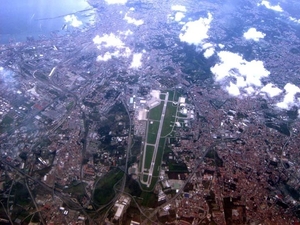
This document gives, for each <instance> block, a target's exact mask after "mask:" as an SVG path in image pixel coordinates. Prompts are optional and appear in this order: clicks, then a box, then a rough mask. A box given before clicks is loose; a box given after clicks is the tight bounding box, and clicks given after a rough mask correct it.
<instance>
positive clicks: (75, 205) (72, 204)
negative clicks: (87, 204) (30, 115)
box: [0, 159, 94, 224]
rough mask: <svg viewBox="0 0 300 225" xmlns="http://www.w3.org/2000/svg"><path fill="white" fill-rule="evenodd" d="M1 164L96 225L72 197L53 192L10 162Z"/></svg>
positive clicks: (0, 160) (3, 160)
mask: <svg viewBox="0 0 300 225" xmlns="http://www.w3.org/2000/svg"><path fill="white" fill-rule="evenodd" d="M0 163H2V164H4V165H7V166H8V167H10V168H12V169H13V170H15V171H17V172H18V173H19V174H21V175H22V176H24V177H25V178H28V179H30V180H32V181H34V182H35V183H37V184H39V185H41V186H42V187H43V188H44V189H46V190H47V191H49V192H50V193H53V194H54V195H56V196H57V197H58V198H60V199H61V200H62V201H63V202H64V203H65V204H66V205H67V206H68V207H69V208H70V209H73V210H78V211H80V212H82V213H83V214H84V215H85V217H86V218H88V220H89V222H90V224H94V223H93V221H92V219H91V218H90V216H89V215H88V214H87V213H86V211H85V209H84V208H83V207H82V206H81V205H80V204H79V203H76V202H74V201H72V200H71V199H70V197H68V196H65V195H64V194H63V193H61V192H60V191H57V190H53V187H50V186H48V185H47V184H45V183H43V182H41V181H40V180H37V179H35V178H33V177H31V176H30V175H28V174H26V173H24V172H23V171H22V170H20V169H19V168H18V167H15V166H14V165H13V164H11V163H10V162H7V161H6V160H5V159H0ZM32 201H34V199H32Z"/></svg>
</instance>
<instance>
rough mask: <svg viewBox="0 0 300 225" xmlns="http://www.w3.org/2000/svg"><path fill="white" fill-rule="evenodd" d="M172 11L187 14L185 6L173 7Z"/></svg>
mask: <svg viewBox="0 0 300 225" xmlns="http://www.w3.org/2000/svg"><path fill="white" fill-rule="evenodd" d="M171 9H172V10H173V11H180V12H186V8H185V6H183V5H172V7H171Z"/></svg>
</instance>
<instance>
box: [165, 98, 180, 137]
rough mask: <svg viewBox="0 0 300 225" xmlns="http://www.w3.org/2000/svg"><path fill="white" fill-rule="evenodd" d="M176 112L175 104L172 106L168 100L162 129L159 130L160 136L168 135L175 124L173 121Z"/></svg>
mask: <svg viewBox="0 0 300 225" xmlns="http://www.w3.org/2000/svg"><path fill="white" fill-rule="evenodd" d="M176 112H177V106H174V105H173V104H172V103H171V102H168V103H167V109H166V114H165V119H164V124H163V129H162V132H161V136H162V137H164V136H166V135H168V134H169V133H171V131H172V130H173V127H174V126H175V125H174V122H175V119H176Z"/></svg>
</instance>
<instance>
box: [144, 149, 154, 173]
mask: <svg viewBox="0 0 300 225" xmlns="http://www.w3.org/2000/svg"><path fill="white" fill-rule="evenodd" d="M153 151H154V147H153V146H150V145H147V146H146V153H145V165H144V168H145V169H150V165H151V161H152V156H153Z"/></svg>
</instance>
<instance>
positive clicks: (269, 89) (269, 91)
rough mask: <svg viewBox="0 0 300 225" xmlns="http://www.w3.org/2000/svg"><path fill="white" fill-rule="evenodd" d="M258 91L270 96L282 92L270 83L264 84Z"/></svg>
mask: <svg viewBox="0 0 300 225" xmlns="http://www.w3.org/2000/svg"><path fill="white" fill-rule="evenodd" d="M260 92H262V93H266V94H267V95H268V96H269V97H270V98H273V97H275V96H277V95H280V94H281V93H282V90H281V89H280V88H278V87H277V86H276V85H274V84H272V83H268V84H267V85H265V86H264V87H263V88H262V89H261V90H260Z"/></svg>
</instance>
